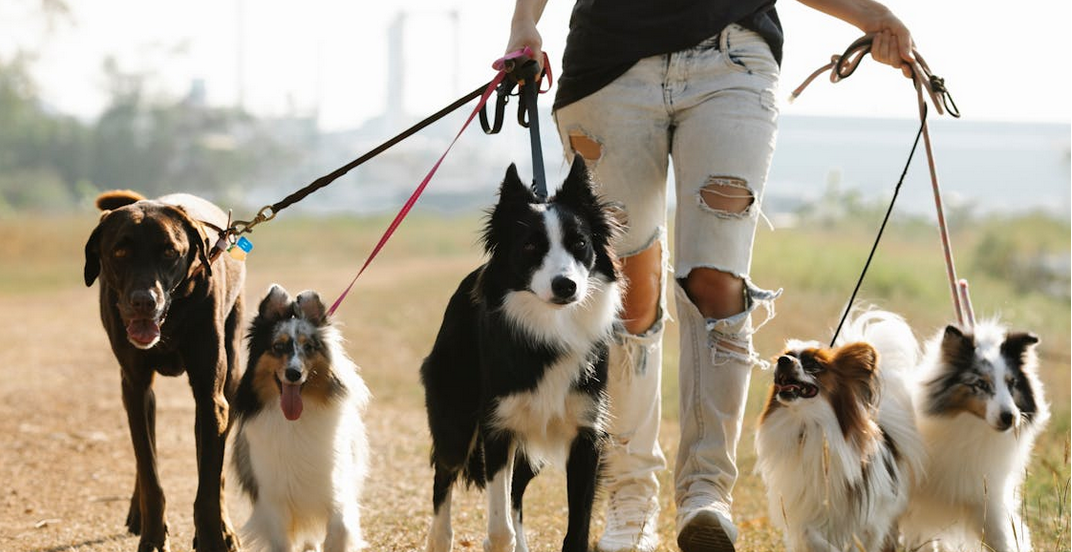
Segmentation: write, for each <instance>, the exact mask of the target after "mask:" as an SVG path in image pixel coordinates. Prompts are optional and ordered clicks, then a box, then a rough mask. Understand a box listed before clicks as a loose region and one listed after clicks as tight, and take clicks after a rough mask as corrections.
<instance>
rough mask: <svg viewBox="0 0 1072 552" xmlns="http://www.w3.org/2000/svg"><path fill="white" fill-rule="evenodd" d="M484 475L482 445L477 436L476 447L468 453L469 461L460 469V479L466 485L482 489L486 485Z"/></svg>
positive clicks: (485, 476) (481, 440)
mask: <svg viewBox="0 0 1072 552" xmlns="http://www.w3.org/2000/svg"><path fill="white" fill-rule="evenodd" d="M486 473H487V470H485V469H484V443H483V439H481V438H480V435H479V434H478V435H477V437H476V446H474V447H473V451H472V452H471V453H469V459H468V461H467V462H466V464H465V468H463V469H462V478H464V479H465V483H466V484H467V485H475V486H476V488H478V489H483V488H484V486H485V485H487V475H486Z"/></svg>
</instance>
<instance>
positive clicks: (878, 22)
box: [849, 1, 894, 33]
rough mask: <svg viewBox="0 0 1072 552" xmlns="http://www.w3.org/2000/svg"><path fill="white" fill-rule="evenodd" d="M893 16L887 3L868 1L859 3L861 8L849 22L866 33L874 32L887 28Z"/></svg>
mask: <svg viewBox="0 0 1072 552" xmlns="http://www.w3.org/2000/svg"><path fill="white" fill-rule="evenodd" d="M892 18H894V15H893V12H892V11H890V9H889V8H888V7H886V5H885V4H880V3H878V2H874V1H866V2H861V3H860V4H859V10H857V13H855V14H853V18H852V20H850V21H849V23H851V24H852V25H853V26H855V27H856V28H858V29H860V30H861V31H863V32H865V33H874V32H878V31H881V30H883V29H885V28H887V27H888V26H889V21H890V19H892Z"/></svg>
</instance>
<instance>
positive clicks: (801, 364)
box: [756, 311, 924, 552]
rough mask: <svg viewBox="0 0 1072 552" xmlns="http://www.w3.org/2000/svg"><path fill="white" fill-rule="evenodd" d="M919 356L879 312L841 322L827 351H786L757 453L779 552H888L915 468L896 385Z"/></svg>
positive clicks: (909, 423) (917, 452)
mask: <svg viewBox="0 0 1072 552" xmlns="http://www.w3.org/2000/svg"><path fill="white" fill-rule="evenodd" d="M918 356H919V345H918V343H917V342H916V339H915V337H914V336H913V335H912V330H911V328H909V327H908V325H907V324H905V322H904V321H903V320H902V319H901V318H900V317H898V316H897V315H894V314H891V313H888V312H883V311H870V312H866V313H864V314H862V315H860V316H859V317H858V318H856V319H855V320H852V321H851V322H849V323H848V325H847V327H846V329H845V330H844V332H843V333H842V335H841V336H840V338H839V339H838V341H837V343H836V346H835V347H833V348H829V347H825V346H823V345H821V344H819V343H817V342H802V341H797V340H790V341H789V342H788V343H787V345H786V351H785V352H784V353H783V354H782V355H781V356H780V357H778V361H777V368H776V369H775V372H774V382H773V385H771V389H770V396H769V398H768V400H767V405H766V408H765V409H764V411H763V414H762V415H761V417H760V422H759V431H758V434H757V436H756V453H757V455H758V460H757V468H758V469H759V471H760V473H761V475H762V476H763V481H764V483H765V484H766V486H767V500H768V505H769V507H770V517H771V520H772V522H774V523H775V524H776V525H779V526H781V528H782V531H783V535H784V537H785V545H786V548H787V549H788V550H790V551H798V552H799V551H818V550H822V551H833V550H849V549H852V550H856V549H859V550H867V551H869V552H877V551H879V550H893V547H894V546H895V545H896V543H897V519H898V517H899V516H900V515H901V514H902V513H903V512H904V511H905V508H906V507H907V506H908V492H909V490H910V489H911V486H912V481H913V479H918V478H919V477H920V475H921V474H922V467H923V455H924V452H923V443H922V441H921V439H920V436H919V433H918V431H917V429H916V424H915V416H914V411H913V408H912V402H911V394H910V392H909V389H908V386H907V385H906V382H905V377H906V376H907V375H908V374H910V373H911V370H912V369H913V368H914V366H915V363H916V361H917V359H918Z"/></svg>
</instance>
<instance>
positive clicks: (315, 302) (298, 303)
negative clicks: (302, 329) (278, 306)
mask: <svg viewBox="0 0 1072 552" xmlns="http://www.w3.org/2000/svg"><path fill="white" fill-rule="evenodd" d="M294 314H296V315H298V317H300V318H304V319H306V320H308V321H309V322H312V323H313V324H316V325H317V326H323V325H324V323H325V322H327V318H328V315H327V308H326V307H324V302H323V301H321V300H320V294H318V293H317V292H315V291H312V290H309V291H303V292H301V293H299V294H298V297H297V299H295V300H294Z"/></svg>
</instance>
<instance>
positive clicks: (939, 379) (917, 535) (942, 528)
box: [903, 320, 1049, 552]
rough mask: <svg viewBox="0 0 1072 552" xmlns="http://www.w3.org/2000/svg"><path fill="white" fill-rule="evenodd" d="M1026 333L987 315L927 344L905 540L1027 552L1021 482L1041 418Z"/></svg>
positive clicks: (1042, 404)
mask: <svg viewBox="0 0 1072 552" xmlns="http://www.w3.org/2000/svg"><path fill="white" fill-rule="evenodd" d="M1038 342H1039V339H1038V337H1036V336H1035V335H1034V334H1031V333H1024V332H1010V331H1009V330H1008V329H1006V328H1005V327H1004V326H1002V325H1001V324H1000V323H998V322H996V321H993V320H990V321H985V322H981V323H979V324H977V325H975V326H974V329H973V330H971V331H965V330H964V329H962V328H961V327H958V326H952V325H951V326H947V327H946V328H945V329H944V330H941V331H939V332H938V334H937V335H936V336H935V337H934V338H933V339H931V340H930V341H929V342H928V343H927V350H926V354H925V356H924V360H923V362H922V363H921V365H920V368H919V370H918V372H917V378H918V381H917V385H916V387H915V395H916V399H915V403H916V413H917V419H918V421H919V428H920V433H921V434H922V435H923V441H924V443H925V444H926V447H927V453H928V459H927V467H926V470H927V481H926V484H925V485H920V486H918V487H917V488H916V489H915V490H914V491H913V493H912V503H911V506H910V508H909V510H910V511H909V515H908V516H906V518H905V520H904V523H903V529H904V531H905V537H906V544H907V545H908V546H909V547H910V548H919V547H922V546H927V545H934V546H935V547H936V548H938V549H947V550H964V549H967V550H986V551H987V552H1029V551H1030V550H1031V536H1030V532H1029V531H1028V528H1027V525H1026V524H1025V523H1023V521H1022V520H1021V519H1020V515H1019V513H1018V512H1019V510H1020V508H1021V502H1020V485H1021V484H1022V483H1023V480H1024V476H1025V472H1026V469H1027V465H1028V462H1029V460H1030V456H1031V448H1032V446H1033V445H1034V442H1035V438H1036V437H1037V436H1038V434H1039V432H1040V431H1041V430H1042V428H1043V427H1044V426H1045V424H1046V421H1047V419H1049V406H1048V405H1047V404H1046V400H1045V398H1044V397H1043V390H1042V384H1041V383H1040V382H1039V379H1038V375H1037V370H1038V361H1037V357H1036V353H1035V348H1036V345H1037V344H1038Z"/></svg>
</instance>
